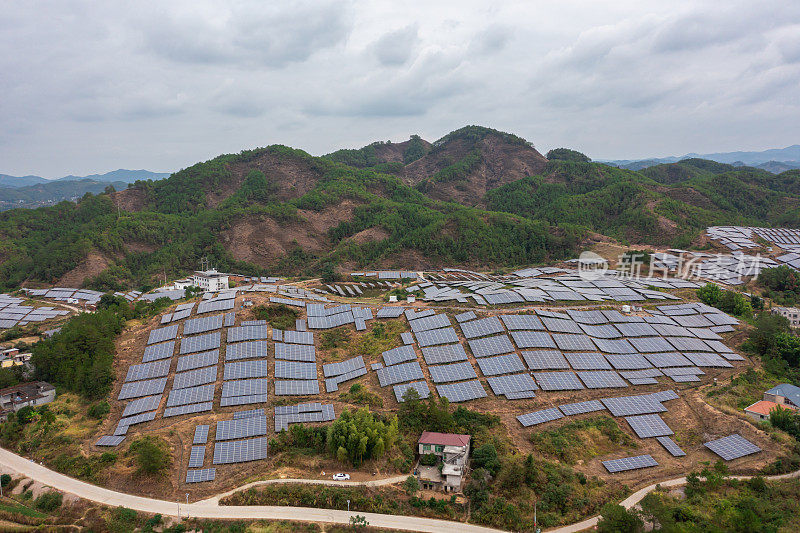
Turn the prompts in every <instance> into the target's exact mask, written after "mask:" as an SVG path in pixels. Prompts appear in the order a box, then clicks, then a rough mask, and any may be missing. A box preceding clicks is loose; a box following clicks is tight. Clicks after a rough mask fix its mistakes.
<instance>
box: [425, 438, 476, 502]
mask: <svg viewBox="0 0 800 533" xmlns="http://www.w3.org/2000/svg"><path fill="white" fill-rule="evenodd" d="M470 440H471V437H470V435H457V434H455V433H436V432H433V431H425V432H423V433H422V436H421V437H420V438H419V441H417V448H418V452H419V454H420V455H425V454H434V455H436V456H438V457H439V458H440V460H441V470H440V468H439V465H438V464H437V465H434V466H423V465H420V466H419V468H418V471H419V481H420V484H421V485H422V488H423V489H435V490H443V491H445V492H460V491H461V484H462V482H463V480H464V475H465V474H466V469H467V461H468V460H469V446H470V444H469V443H470Z"/></svg>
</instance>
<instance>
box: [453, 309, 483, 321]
mask: <svg viewBox="0 0 800 533" xmlns="http://www.w3.org/2000/svg"><path fill="white" fill-rule="evenodd" d="M476 318H478V317H477V315H475V313H474V312H472V311H467V312H466V313H461V314H458V315H456V316H455V319H456V321H457V322H466V321H467V320H475V319H476Z"/></svg>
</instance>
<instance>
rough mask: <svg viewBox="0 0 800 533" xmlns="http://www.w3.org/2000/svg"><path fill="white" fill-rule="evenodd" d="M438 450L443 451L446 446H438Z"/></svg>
mask: <svg viewBox="0 0 800 533" xmlns="http://www.w3.org/2000/svg"><path fill="white" fill-rule="evenodd" d="M436 451H437V452H438V453H442V452H443V451H444V446H436Z"/></svg>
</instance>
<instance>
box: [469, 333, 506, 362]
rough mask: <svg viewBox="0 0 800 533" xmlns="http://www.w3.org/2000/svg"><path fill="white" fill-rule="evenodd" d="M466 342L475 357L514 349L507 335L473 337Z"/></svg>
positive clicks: (498, 353)
mask: <svg viewBox="0 0 800 533" xmlns="http://www.w3.org/2000/svg"><path fill="white" fill-rule="evenodd" d="M468 344H469V348H470V350H472V354H473V355H474V356H475V357H489V356H491V355H500V354H504V353H509V352H513V351H514V346H513V345H512V344H511V340H510V339H509V338H508V336H507V335H497V336H495V337H484V338H482V339H473V340H470V341H468Z"/></svg>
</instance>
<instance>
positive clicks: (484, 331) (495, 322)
mask: <svg viewBox="0 0 800 533" xmlns="http://www.w3.org/2000/svg"><path fill="white" fill-rule="evenodd" d="M461 331H462V332H463V333H464V337H466V338H467V339H474V338H476V337H485V336H486V335H493V334H495V333H503V332H505V328H503V324H502V323H501V322H500V319H499V318H497V317H496V316H490V317H488V318H482V319H480V320H472V321H471V322H462V323H461Z"/></svg>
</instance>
